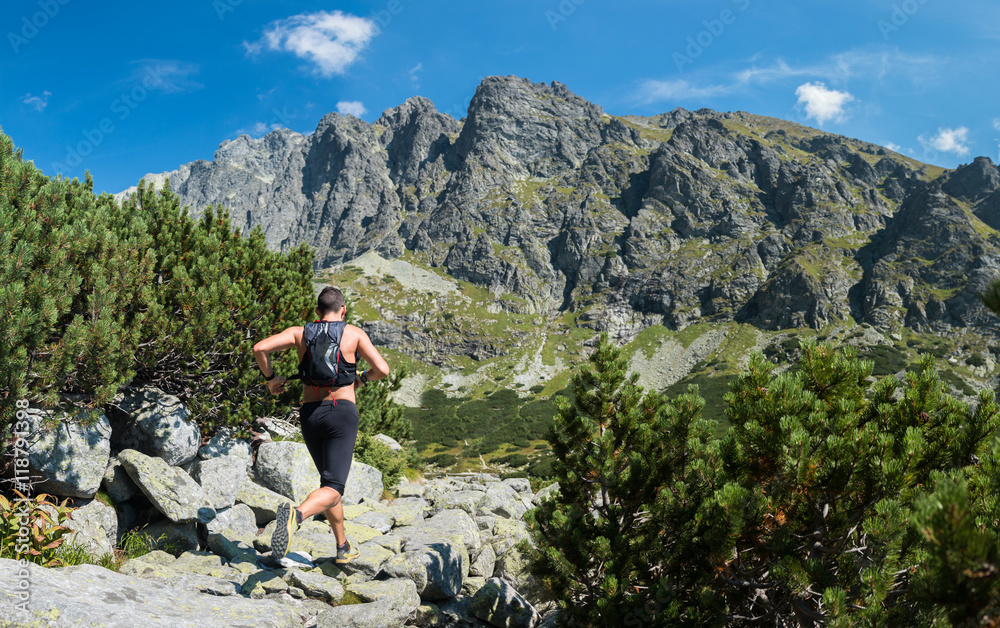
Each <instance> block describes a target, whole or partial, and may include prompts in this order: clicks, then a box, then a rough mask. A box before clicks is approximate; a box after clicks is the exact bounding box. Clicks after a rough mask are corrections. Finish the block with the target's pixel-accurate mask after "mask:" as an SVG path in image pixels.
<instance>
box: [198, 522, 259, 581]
mask: <svg viewBox="0 0 1000 628" xmlns="http://www.w3.org/2000/svg"><path fill="white" fill-rule="evenodd" d="M208 549H210V550H212V553H214V554H218V555H219V556H221V557H223V558H225V559H226V560H227V561H228V563H229V566H230V567H232V568H233V569H235V570H236V571H238V572H240V573H242V574H247V575H250V574H253V573H256V572H257V571H260V569H261V564H260V555H259V554H257V552H256V551H255V550H254V548H253V547H252V546H251V544H250V543H247V542H245V541H242V540H239V539H232V538H229V537H228V536H226V534H225V533H222V534H219V533H214V534H209V535H208ZM241 584H242V583H241Z"/></svg>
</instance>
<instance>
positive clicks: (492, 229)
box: [147, 77, 1000, 340]
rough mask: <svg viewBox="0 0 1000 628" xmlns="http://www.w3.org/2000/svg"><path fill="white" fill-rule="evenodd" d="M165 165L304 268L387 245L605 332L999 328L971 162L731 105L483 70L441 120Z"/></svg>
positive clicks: (995, 258)
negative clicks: (585, 88)
mask: <svg viewBox="0 0 1000 628" xmlns="http://www.w3.org/2000/svg"><path fill="white" fill-rule="evenodd" d="M166 175H169V176H170V179H171V188H172V189H173V190H174V191H175V192H176V193H177V194H179V195H180V197H181V201H182V203H184V204H188V205H191V206H192V208H194V212H195V213H198V212H200V211H201V210H202V209H203V208H204V207H206V206H208V205H210V204H215V203H221V204H223V205H225V206H227V207H228V208H229V209H230V211H231V215H232V218H233V223H234V226H235V227H237V228H240V229H243V230H244V231H248V230H249V229H250V228H253V227H254V226H257V225H260V226H261V227H262V228H263V229H264V231H265V234H266V238H267V242H268V245H269V246H271V247H272V248H276V249H279V250H282V249H286V248H290V247H291V246H294V245H296V244H298V243H299V242H301V241H306V242H309V243H310V244H311V245H313V246H314V247H315V248H316V250H317V268H318V269H319V268H328V267H332V266H338V265H343V264H345V263H347V262H349V261H350V260H352V259H355V258H357V257H358V256H359V255H361V254H363V253H365V252H368V251H374V252H376V253H378V254H380V255H382V256H384V257H386V258H389V259H392V258H397V257H399V256H400V255H403V254H404V253H405V252H407V251H408V252H410V253H412V254H413V255H414V256H415V258H416V259H419V260H420V261H421V262H423V263H425V264H427V265H428V266H429V267H434V268H442V269H444V270H446V272H447V274H448V275H449V276H451V277H454V278H455V279H458V280H464V281H468V282H471V283H472V284H475V285H478V286H481V287H482V288H485V289H486V290H487V291H488V293H489V295H490V299H491V300H492V305H493V307H494V308H502V309H507V310H509V311H511V312H522V313H527V314H545V315H547V316H549V317H552V316H557V315H558V314H559V313H560V312H567V311H572V312H577V313H580V314H581V318H582V319H583V320H584V321H588V322H589V324H590V325H592V326H593V327H594V328H595V329H609V330H611V331H613V332H615V333H616V334H617V335H618V336H619V337H621V338H623V339H626V340H628V339H631V338H634V337H635V335H636V334H637V333H638V332H639V331H641V330H642V329H644V328H645V327H648V326H650V325H657V324H662V325H665V326H667V327H669V328H673V329H682V328H683V327H685V326H687V325H689V324H691V323H692V322H696V321H700V320H709V321H716V322H726V321H737V322H741V323H749V324H752V325H754V326H757V327H759V328H761V329H765V330H778V329H786V328H795V327H803V326H805V327H811V328H813V329H818V328H821V327H823V326H825V325H829V324H831V323H836V322H848V323H849V322H851V321H853V322H855V323H859V322H864V323H868V324H869V325H872V326H875V327H876V328H878V329H881V330H883V331H884V332H891V331H892V330H899V329H901V328H903V327H909V328H911V329H914V330H917V331H934V332H938V333H944V332H948V331H949V330H954V329H957V328H962V327H970V326H976V327H977V328H982V329H983V331H984V332H987V333H989V334H991V335H996V333H997V329H998V327H997V323H996V321H995V320H994V318H993V317H992V316H991V315H990V314H989V313H988V312H986V311H985V310H984V308H982V306H981V304H979V302H978V297H977V294H978V292H979V291H980V290H982V289H983V288H984V287H985V285H986V283H987V282H988V281H989V280H990V279H991V278H992V277H993V276H996V275H997V274H1000V233H998V232H997V231H996V228H997V227H1000V171H998V170H997V168H996V166H994V165H993V163H992V161H990V160H989V159H988V158H985V157H979V158H976V159H975V160H974V161H973V162H971V163H970V164H965V165H962V166H960V167H958V168H956V169H955V170H950V171H949V170H944V169H941V168H937V167H934V166H930V165H926V164H920V163H919V162H916V161H914V160H912V159H910V158H908V157H905V156H903V155H900V154H898V153H894V152H893V151H890V150H888V149H885V148H883V147H880V146H877V145H875V144H871V143H868V142H863V141H861V140H855V139H851V138H846V137H842V136H838V135H835V134H831V133H826V132H822V131H818V130H815V129H810V128H809V127H805V126H802V125H799V124H796V123H794V122H788V121H783V120H779V119H775V118H767V117H765V116H758V115H755V114H749V113H745V112H727V113H719V112H714V111H711V110H708V109H700V110H698V111H694V112H692V111H686V110H683V109H675V110H673V111H670V112H666V113H664V114H660V115H657V116H648V117H642V116H623V117H616V116H609V115H608V114H606V113H605V112H604V111H603V109H601V107H600V106H599V105H597V104H594V103H590V102H588V101H586V100H585V99H583V98H581V97H579V96H577V95H576V94H574V93H573V92H572V91H570V90H569V88H568V87H566V86H565V85H563V84H561V83H558V82H556V81H553V82H552V83H550V84H545V83H541V84H536V83H532V82H531V81H529V80H527V79H521V78H517V77H488V78H486V79H484V80H483V82H482V83H481V84H480V85H479V87H478V88H477V90H476V94H475V96H474V97H473V99H472V101H471V102H470V105H469V110H468V115H467V116H466V117H465V118H464V119H463V120H460V121H459V120H455V119H454V118H452V117H451V116H448V115H447V114H443V113H440V112H438V111H437V110H436V108H435V107H434V105H433V103H432V102H431V101H429V100H428V99H426V98H423V97H420V96H415V97H413V98H410V99H408V100H407V101H406V102H404V103H403V104H401V105H400V106H398V107H394V108H390V109H387V110H386V111H385V112H383V114H382V116H381V117H380V118H379V119H378V120H376V121H375V122H374V123H372V124H369V123H366V122H364V121H362V120H359V119H357V118H354V117H352V116H343V115H341V114H337V113H333V114H328V115H326V116H324V117H323V118H322V119H321V120H320V122H319V124H318V125H317V129H316V131H315V132H314V133H312V134H311V135H301V134H298V133H295V132H292V131H289V130H286V129H282V130H277V131H273V132H272V133H269V134H267V135H265V136H264V137H263V138H261V139H257V140H255V139H252V138H250V137H249V136H240V137H239V138H237V139H236V140H233V141H232V142H228V141H227V142H223V144H222V145H220V147H219V150H218V151H216V154H215V157H214V160H213V161H212V162H208V161H196V162H192V163H191V164H186V165H184V166H181V167H180V168H179V169H178V170H175V171H172V172H171V173H164V174H161V175H151V176H148V177H147V180H148V181H152V182H157V183H161V182H162V181H163V180H164V178H165V176H166ZM939 235H940V236H941V237H938V236H939Z"/></svg>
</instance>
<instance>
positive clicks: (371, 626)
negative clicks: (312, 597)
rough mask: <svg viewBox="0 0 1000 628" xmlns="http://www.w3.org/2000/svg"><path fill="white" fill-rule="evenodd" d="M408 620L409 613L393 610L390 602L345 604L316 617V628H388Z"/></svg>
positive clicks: (400, 624)
mask: <svg viewBox="0 0 1000 628" xmlns="http://www.w3.org/2000/svg"><path fill="white" fill-rule="evenodd" d="M409 618H410V613H409V612H406V610H405V609H397V608H393V606H392V603H390V602H385V601H383V602H369V603H367V604H347V605H345V606H337V607H335V608H331V609H330V610H326V611H323V612H321V613H320V614H319V615H317V616H316V628H389V627H394V626H402V625H403V624H405V623H406V621H407V620H408V619H409Z"/></svg>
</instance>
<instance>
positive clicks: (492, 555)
mask: <svg viewBox="0 0 1000 628" xmlns="http://www.w3.org/2000/svg"><path fill="white" fill-rule="evenodd" d="M496 563H497V555H496V552H494V551H493V546H492V545H483V547H482V548H480V550H479V552H478V553H476V554H474V555H473V559H472V565H470V566H469V575H470V576H481V577H483V578H492V577H493V571H494V569H496Z"/></svg>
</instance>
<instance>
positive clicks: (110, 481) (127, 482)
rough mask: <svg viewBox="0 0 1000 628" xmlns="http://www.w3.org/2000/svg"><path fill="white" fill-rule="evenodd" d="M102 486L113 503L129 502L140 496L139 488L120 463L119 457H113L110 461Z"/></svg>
mask: <svg viewBox="0 0 1000 628" xmlns="http://www.w3.org/2000/svg"><path fill="white" fill-rule="evenodd" d="M102 486H103V487H104V491H105V492H106V493H107V494H108V497H110V498H111V501H113V502H115V503H120V502H124V501H128V500H130V499H132V498H133V497H135V496H136V495H138V494H139V487H138V486H136V485H135V482H133V481H132V478H130V477H129V475H128V471H126V470H125V467H123V466H122V463H121V462H119V461H118V457H117V456H111V459H110V460H109V461H108V468H107V469H106V470H105V471H104V478H103V483H102Z"/></svg>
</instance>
